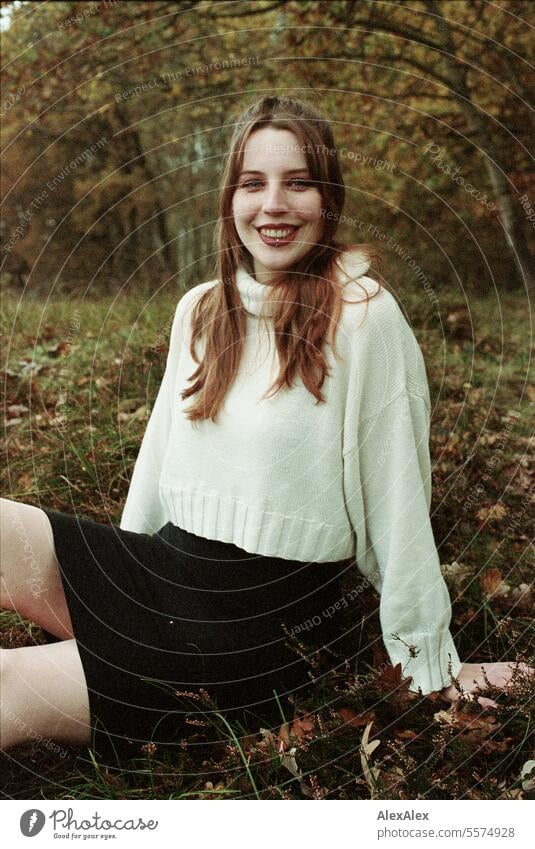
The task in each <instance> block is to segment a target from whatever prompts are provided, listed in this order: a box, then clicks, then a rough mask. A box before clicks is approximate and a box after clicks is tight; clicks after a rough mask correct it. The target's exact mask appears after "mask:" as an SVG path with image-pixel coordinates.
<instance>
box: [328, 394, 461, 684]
mask: <svg viewBox="0 0 535 849" xmlns="http://www.w3.org/2000/svg"><path fill="white" fill-rule="evenodd" d="M426 390H427V384H426V385H425V389H423V391H422V393H421V394H416V393H415V392H413V391H411V390H410V389H408V388H407V386H404V387H403V388H402V389H401V390H400V391H399V392H398V394H397V395H396V396H395V397H394V398H393V399H392V400H390V401H389V402H388V403H387V404H386V405H385V406H384V407H383V408H382V409H380V411H379V412H377V413H376V414H374V415H373V416H371V417H369V418H366V419H365V420H363V421H362V422H361V423H360V425H359V428H358V439H357V442H358V446H357V447H354V448H353V449H352V450H351V451H350V452H349V453H348V454H347V455H346V456H345V457H344V463H345V475H346V486H347V493H346V496H347V509H348V513H349V516H350V519H351V520H352V524H353V527H354V529H355V531H356V536H357V565H358V567H359V569H360V571H361V572H362V573H363V574H364V575H365V576H366V578H367V579H368V581H369V583H371V584H372V585H373V586H374V587H375V589H376V590H377V591H378V592H379V593H380V620H381V627H382V634H383V641H384V644H385V647H386V650H387V652H388V655H389V657H390V660H391V662H392V664H393V665H396V664H398V663H400V662H401V667H402V672H403V675H404V676H409V675H411V676H412V682H411V684H410V685H409V689H410V690H412V691H414V692H418V690H419V689H420V688H421V691H422V693H423V694H427V693H430V692H433V691H437V690H441V689H442V688H443V687H447V686H449V685H450V684H451V677H450V674H449V673H448V663H449V660H450V659H451V672H452V674H453V675H457V674H458V672H459V670H460V668H461V661H460V660H459V656H458V654H457V650H456V648H455V645H454V642H453V639H452V636H451V633H450V630H449V626H450V620H451V603H450V597H449V593H448V588H447V586H446V583H445V581H444V578H443V577H442V573H441V570H440V561H439V557H438V552H437V550H436V546H435V541H434V537H433V531H432V528H431V521H430V516H429V510H430V506H431V462H430V454H429V420H430V408H429V401H428V390H427V391H426Z"/></svg>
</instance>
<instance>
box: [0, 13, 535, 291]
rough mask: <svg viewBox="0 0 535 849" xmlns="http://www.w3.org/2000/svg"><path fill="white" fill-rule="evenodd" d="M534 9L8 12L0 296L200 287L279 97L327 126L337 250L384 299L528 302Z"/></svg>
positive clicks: (4, 58) (534, 181) (533, 202)
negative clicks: (499, 292)
mask: <svg viewBox="0 0 535 849" xmlns="http://www.w3.org/2000/svg"><path fill="white" fill-rule="evenodd" d="M532 8H533V7H532V5H531V4H530V3H528V2H504V0H497V2H494V3H492V4H490V3H488V2H485V0H470V2H468V1H467V2H464V0H459V2H452V0H441V2H416V0H415V2H411V3H405V2H397V3H396V4H392V3H386V2H385V3H383V2H369V0H333V2H322V0H308V1H307V2H299V1H298V0H273V1H272V2H270V0H259V2H239V1H238V2H202V3H196V2H190V0H183V2H139V1H138V2H113V1H111V2H108V1H107V0H105V2H72V3H66V2H47V3H28V2H22V3H7V4H6V3H4V4H3V5H2V14H3V18H2V21H3V32H2V66H3V85H2V92H3V93H2V101H1V117H2V144H3V157H2V183H1V188H2V208H1V222H0V223H1V229H2V237H3V249H2V254H1V274H2V282H3V284H4V285H6V286H8V287H9V289H14V290H15V291H18V290H20V291H22V290H23V289H25V291H26V294H30V293H34V294H37V295H49V294H51V293H52V292H54V293H55V292H58V291H61V292H65V291H76V292H77V293H82V292H83V293H86V292H87V293H93V292H95V293H98V292H107V293H109V292H113V291H116V290H117V289H118V288H120V287H123V286H126V287H127V288H126V291H128V290H130V287H132V286H133V287H138V286H139V285H142V286H143V287H144V288H145V289H146V290H148V291H149V292H150V291H151V290H152V289H154V291H156V289H157V288H158V286H160V285H161V284H162V283H165V282H167V281H169V282H171V281H174V282H175V283H176V285H177V286H178V287H180V288H186V287H188V286H189V285H192V284H194V283H196V282H200V281H201V280H203V279H207V278H208V277H209V276H210V274H211V272H212V265H213V255H212V233H213V228H214V222H215V217H216V210H217V198H218V184H219V179H220V175H221V171H222V167H223V164H224V160H225V156H226V152H227V150H228V142H229V138H230V134H231V131H232V123H233V121H235V120H236V117H237V116H238V115H239V113H240V111H241V109H242V108H244V107H245V106H246V105H247V104H249V103H250V102H251V101H252V100H253V99H255V98H256V97H259V96H261V95H262V94H265V93H277V92H278V93H280V92H287V93H293V94H295V95H297V96H299V95H302V96H304V97H307V98H308V99H309V100H312V102H313V103H315V104H316V105H317V106H318V107H320V108H321V109H322V110H324V112H326V113H327V115H328V116H330V117H331V118H332V120H333V122H334V131H335V138H336V141H337V144H338V147H339V148H340V149H344V153H343V156H342V166H343V170H344V178H345V181H346V185H347V187H348V192H347V201H346V209H345V215H346V216H348V217H349V218H351V219H353V220H351V221H347V222H345V223H344V225H343V226H342V227H341V230H340V235H341V236H342V237H345V238H348V239H349V240H351V241H353V242H355V241H357V242H358V241H376V242H377V243H378V245H379V246H382V249H383V253H384V256H385V261H386V269H387V279H388V273H390V274H392V275H394V276H395V277H396V279H397V280H399V279H400V278H401V279H404V280H406V281H410V280H411V278H412V277H414V276H415V275H417V274H418V273H419V274H420V275H424V276H425V278H427V280H428V281H430V285H431V286H432V287H433V288H436V289H437V291H439V290H440V289H441V288H443V287H448V286H453V287H463V288H464V287H467V288H469V289H470V288H472V289H473V290H474V291H476V290H477V291H480V292H485V291H490V290H493V289H494V287H497V288H498V289H503V290H506V289H520V288H524V287H525V286H526V285H529V284H530V282H531V283H532V281H533V276H534V270H533V259H532V252H531V249H532V246H533V232H534V230H533V228H534V226H535V214H534V206H535V200H534V194H533V191H532V190H533V188H534V184H535V178H534V174H533V168H532V154H531V152H530V142H531V139H532V137H533V123H534V122H533V111H532V106H530V103H529V95H528V91H529V87H530V82H532V80H531V79H530V71H531V65H530V64H529V62H528V57H529V55H530V47H532V36H531V32H532V31H533V30H532V26H530V23H529V19H530V13H531V10H532ZM357 220H358V221H359V222H361V223H360V225H359V226H357V225H356V223H355V222H356V221H357Z"/></svg>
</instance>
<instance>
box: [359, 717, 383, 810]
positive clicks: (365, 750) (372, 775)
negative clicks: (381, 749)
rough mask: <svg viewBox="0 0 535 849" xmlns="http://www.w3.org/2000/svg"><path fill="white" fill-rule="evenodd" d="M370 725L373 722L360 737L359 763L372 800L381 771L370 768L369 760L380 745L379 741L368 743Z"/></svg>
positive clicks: (373, 767) (376, 768) (374, 767)
mask: <svg viewBox="0 0 535 849" xmlns="http://www.w3.org/2000/svg"><path fill="white" fill-rule="evenodd" d="M372 725H373V722H369V723H368V725H367V726H366V728H365V730H364V734H363V735H362V740H361V743H360V763H361V765H362V771H363V773H364V777H365V778H366V781H367V782H368V786H369V788H370V792H371V796H372V798H374V797H375V795H376V790H377V779H378V778H379V775H380V772H381V771H380V769H379V768H378V767H376V766H370V762H369V759H370V757H371V755H372V754H373V752H375V750H376V748H377V747H378V746H380V745H381V741H380V740H372V742H371V743H370V742H368V738H369V736H370V731H371V727H372Z"/></svg>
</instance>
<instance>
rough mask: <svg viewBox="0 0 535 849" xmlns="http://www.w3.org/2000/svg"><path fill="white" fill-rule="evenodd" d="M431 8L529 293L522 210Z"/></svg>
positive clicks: (444, 26)
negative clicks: (497, 163)
mask: <svg viewBox="0 0 535 849" xmlns="http://www.w3.org/2000/svg"><path fill="white" fill-rule="evenodd" d="M428 7H429V8H430V9H431V11H432V12H433V14H434V15H436V25H437V30H438V34H439V38H440V41H441V46H442V48H443V50H444V55H443V60H444V61H445V62H446V63H447V66H448V72H449V76H450V79H451V82H452V91H453V94H454V96H455V98H456V100H457V101H458V103H459V106H460V108H461V109H462V112H463V114H464V116H465V119H466V123H467V127H468V130H469V133H470V135H471V137H472V138H473V139H474V142H475V144H476V145H477V146H478V148H479V149H480V150H481V151H482V152H483V155H484V160H485V167H486V169H487V173H488V175H489V179H490V182H491V185H492V188H493V191H494V195H495V199H496V204H497V206H498V212H499V219H500V223H501V225H502V227H503V231H504V234H505V238H506V241H507V244H508V246H509V249H510V252H511V255H512V260H513V267H514V268H515V269H516V274H515V279H516V282H517V284H518V285H519V286H522V287H525V288H526V289H527V290H528V291H533V290H534V287H535V263H534V261H533V256H532V255H531V253H530V250H529V246H528V242H527V239H526V232H525V229H524V228H525V223H524V220H523V217H522V214H521V211H520V209H519V206H518V204H517V203H516V202H515V200H514V199H513V197H512V196H511V193H510V191H509V186H508V184H507V180H506V178H505V176H504V174H503V173H502V171H501V170H500V169H499V168H498V167H497V166H496V165H495V162H497V161H498V154H497V151H496V148H495V147H494V144H493V143H492V141H491V140H490V138H489V135H488V128H487V126H486V124H485V121H484V119H483V118H482V117H481V113H480V111H479V110H478V109H477V107H476V106H475V104H474V103H473V102H472V99H471V95H470V92H469V90H468V86H467V84H466V68H465V67H464V66H462V65H461V64H460V62H459V60H458V59H457V56H456V54H455V45H454V43H453V38H452V35H451V30H450V28H449V26H448V23H447V21H446V20H445V19H444V16H443V15H442V12H441V11H440V8H439V6H438V3H437V2H436V0H430V2H429V3H428Z"/></svg>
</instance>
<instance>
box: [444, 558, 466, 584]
mask: <svg viewBox="0 0 535 849" xmlns="http://www.w3.org/2000/svg"><path fill="white" fill-rule="evenodd" d="M440 570H441V572H442V575H443V576H444V578H446V580H447V581H449V582H450V583H451V584H453V586H458V585H460V584H461V583H462V582H463V581H464V580H466V579H467V578H469V577H471V575H472V572H473V570H472V568H471V566H466V565H465V564H462V563H457V561H456V560H454V561H453V563H443V564H441V566H440Z"/></svg>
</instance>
